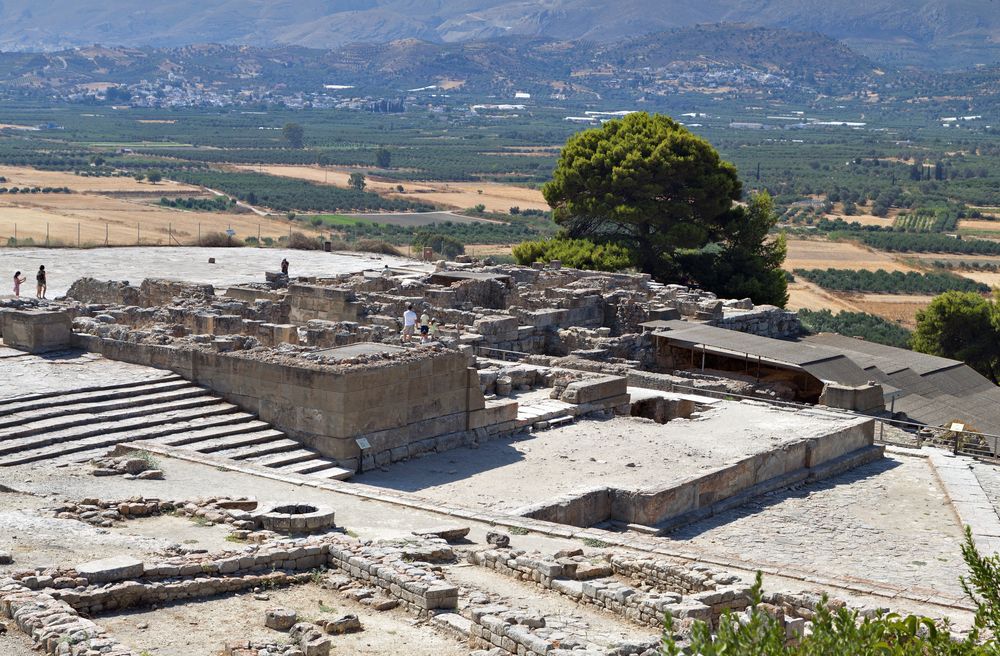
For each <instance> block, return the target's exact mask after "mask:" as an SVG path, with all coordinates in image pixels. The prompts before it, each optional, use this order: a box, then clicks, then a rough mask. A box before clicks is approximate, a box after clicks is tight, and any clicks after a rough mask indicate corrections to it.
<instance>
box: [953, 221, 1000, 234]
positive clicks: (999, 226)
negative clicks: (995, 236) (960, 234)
mask: <svg viewBox="0 0 1000 656" xmlns="http://www.w3.org/2000/svg"><path fill="white" fill-rule="evenodd" d="M958 229H959V230H975V231H978V232H1000V221H989V220H987V219H962V220H961V221H959V222H958Z"/></svg>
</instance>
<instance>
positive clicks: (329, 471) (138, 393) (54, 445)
mask: <svg viewBox="0 0 1000 656" xmlns="http://www.w3.org/2000/svg"><path fill="white" fill-rule="evenodd" d="M135 440H146V441H150V442H154V443H158V444H163V445H167V446H173V447H180V448H184V449H190V450H193V451H198V452H200V453H206V454H211V455H212V456H216V457H222V458H230V459H232V460H238V461H243V462H249V463H254V464H257V465H261V466H264V467H270V468H273V469H275V470H277V471H280V472H282V473H288V474H303V475H308V476H315V477H318V478H325V479H339V480H343V479H346V478H349V477H350V476H351V474H352V472H350V471H348V470H346V469H343V468H341V467H338V466H337V465H336V463H334V462H333V461H331V460H328V459H326V458H324V457H323V456H322V455H320V454H319V453H317V452H316V451H313V450H312V449H309V448H306V447H304V446H303V445H302V444H300V443H299V442H296V441H294V440H291V439H289V438H288V437H287V436H286V435H285V434H284V433H282V432H281V431H278V430H275V429H273V428H272V427H271V426H270V425H269V424H267V423H266V422H263V421H260V420H259V419H257V418H256V417H255V416H254V415H252V414H248V413H246V412H242V411H241V410H240V409H239V408H238V407H237V406H235V405H233V404H231V403H227V402H226V401H224V400H222V399H220V398H219V397H217V396H215V395H214V394H212V393H211V392H209V391H207V390H205V389H203V388H201V387H198V386H197V385H194V384H192V383H190V382H188V381H186V380H184V379H183V378H181V377H180V376H177V375H174V374H166V375H164V376H162V377H160V378H155V379H152V380H144V381H136V382H127V383H121V384H116V385H99V386H94V387H85V388H80V389H75V390H70V391H60V392H48V393H42V394H31V395H27V396H21V397H15V398H10V399H5V400H2V401H0V466H4V467H9V466H13V465H22V464H26V463H31V462H38V461H45V460H49V461H54V462H57V463H64V462H83V461H86V460H89V459H91V458H95V457H98V456H101V455H103V454H105V453H106V452H107V451H108V450H109V449H111V448H113V447H114V446H115V445H117V444H120V443H123V442H132V441H135Z"/></svg>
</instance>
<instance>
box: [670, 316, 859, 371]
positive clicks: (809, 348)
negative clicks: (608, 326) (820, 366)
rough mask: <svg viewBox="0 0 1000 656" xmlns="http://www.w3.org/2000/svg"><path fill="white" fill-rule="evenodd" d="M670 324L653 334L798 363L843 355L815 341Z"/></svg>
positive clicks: (711, 327)
mask: <svg viewBox="0 0 1000 656" xmlns="http://www.w3.org/2000/svg"><path fill="white" fill-rule="evenodd" d="M668 324H669V328H667V329H666V330H658V331H656V332H655V333H654V334H655V335H657V336H659V337H663V338H666V339H669V340H670V341H672V342H679V343H680V342H683V343H685V344H688V345H701V344H704V345H706V346H712V347H715V348H721V349H727V350H729V351H737V352H739V353H748V354H751V355H759V356H761V357H762V358H767V359H769V360H775V361H778V362H785V363H788V364H794V365H799V366H801V365H802V364H805V363H807V362H816V361H818V360H826V359H829V358H833V357H837V356H840V355H842V354H841V353H839V352H837V351H835V350H833V349H828V348H825V347H822V346H818V345H814V344H805V343H803V342H792V341H786V340H781V339H772V338H770V337H761V336H759V335H751V334H750V333H741V332H737V331H735V330H727V329H725V328H716V327H715V326H706V325H704V324H696V323H690V322H687V321H679V320H674V321H669V322H668Z"/></svg>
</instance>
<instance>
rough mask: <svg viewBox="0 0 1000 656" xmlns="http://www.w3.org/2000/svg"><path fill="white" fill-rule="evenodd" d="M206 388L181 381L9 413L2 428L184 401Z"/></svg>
mask: <svg viewBox="0 0 1000 656" xmlns="http://www.w3.org/2000/svg"><path fill="white" fill-rule="evenodd" d="M170 384H171V385H175V386H176V385H177V383H170ZM204 395H205V390H203V389H201V388H200V387H195V386H194V385H191V384H190V383H181V384H180V387H178V388H175V389H171V390H167V391H161V390H156V391H150V392H148V393H145V394H137V395H135V396H125V397H118V398H115V399H108V400H105V401H86V402H81V403H72V404H66V405H59V406H54V407H49V408H44V409H38V410H31V411H22V412H18V413H16V414H12V415H8V416H7V417H6V418H3V419H0V430H4V429H7V428H13V427H15V426H23V425H25V424H28V423H31V422H34V421H41V420H43V419H52V418H54V417H65V416H68V415H74V414H86V413H94V412H100V413H106V412H110V411H112V410H125V409H128V408H138V407H141V406H145V405H151V404H154V403H167V402H170V401H182V400H184V399H189V398H192V397H196V396H204Z"/></svg>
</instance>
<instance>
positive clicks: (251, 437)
mask: <svg viewBox="0 0 1000 656" xmlns="http://www.w3.org/2000/svg"><path fill="white" fill-rule="evenodd" d="M284 437H285V434H284V433H282V432H281V431H277V430H274V429H272V428H271V427H270V426H269V425H268V424H266V423H265V422H263V421H258V420H253V421H248V422H245V423H240V424H234V425H232V426H226V427H225V428H216V429H208V430H204V431H195V432H192V433H179V434H177V435H168V436H167V437H163V438H159V439H157V440H156V442H157V443H159V444H165V445H167V446H182V447H184V448H186V449H192V450H194V451H199V452H201V453H212V452H213V451H221V450H222V449H234V448H237V447H241V446H252V445H254V444H261V443H263V442H268V441H270V440H276V439H277V440H280V439H284Z"/></svg>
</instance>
